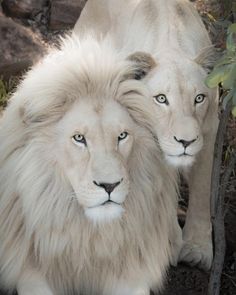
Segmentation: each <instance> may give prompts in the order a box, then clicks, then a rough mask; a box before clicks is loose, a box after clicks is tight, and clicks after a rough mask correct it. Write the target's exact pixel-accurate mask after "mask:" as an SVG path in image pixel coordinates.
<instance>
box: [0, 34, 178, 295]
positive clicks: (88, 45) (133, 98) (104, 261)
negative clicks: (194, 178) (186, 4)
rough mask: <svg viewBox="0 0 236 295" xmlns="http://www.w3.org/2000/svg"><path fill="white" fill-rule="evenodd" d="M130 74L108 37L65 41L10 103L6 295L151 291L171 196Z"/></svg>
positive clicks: (2, 214) (3, 179)
mask: <svg viewBox="0 0 236 295" xmlns="http://www.w3.org/2000/svg"><path fill="white" fill-rule="evenodd" d="M152 63H153V60H152V59H151V57H150V56H148V55H146V65H149V66H150V68H151V67H152ZM142 68H143V65H142ZM139 71H140V65H139V63H138V62H133V61H130V60H127V59H123V58H120V57H119V55H118V54H117V53H116V52H115V50H113V49H112V47H111V45H109V43H108V42H105V41H104V42H103V43H102V44H99V43H98V42H96V41H95V40H93V39H91V38H88V39H86V40H83V41H81V42H80V41H79V40H78V39H77V38H76V37H71V38H68V39H67V40H66V41H65V43H64V45H63V46H62V48H61V49H58V50H55V51H54V52H51V53H50V54H49V55H48V56H47V57H45V58H44V59H43V60H42V61H41V62H40V63H38V64H37V65H36V66H35V67H33V69H32V70H31V71H29V72H28V74H27V75H26V77H25V79H24V80H23V81H22V83H21V84H20V85H19V87H18V89H17V91H16V92H15V94H14V95H13V96H12V98H11V101H10V105H9V106H8V108H7V109H6V111H5V112H4V115H3V117H2V119H1V124H0V127H1V129H0V141H1V146H0V167H1V168H0V277H1V284H3V286H4V287H5V288H6V289H7V290H10V291H11V290H13V289H14V288H16V289H17V291H18V294H19V295H52V294H54V295H60V294H63V295H65V294H81V293H82V294H89V295H93V294H95V295H98V294H105V295H148V294H149V289H150V288H151V287H155V288H156V287H157V288H161V286H162V281H163V278H164V277H165V272H166V269H167V267H168V264H169V261H170V256H171V251H172V249H171V247H172V245H171V243H172V244H173V242H175V241H174V240H173V236H174V232H175V227H176V218H175V217H174V218H173V216H175V211H176V206H175V204H176V200H175V199H176V198H177V193H176V186H175V178H174V175H173V174H172V173H170V171H169V169H168V167H167V166H166V165H165V163H164V162H163V161H162V159H161V152H160V150H159V149H158V147H157V145H156V143H155V140H154V138H153V135H152V133H151V132H150V126H149V124H150V114H151V110H150V109H149V107H148V106H147V105H146V99H147V96H148V95H149V94H148V92H146V90H145V88H146V87H145V86H144V84H143V82H142V81H137V80H135V79H134V77H135V75H136V72H139ZM148 117H149V118H148Z"/></svg>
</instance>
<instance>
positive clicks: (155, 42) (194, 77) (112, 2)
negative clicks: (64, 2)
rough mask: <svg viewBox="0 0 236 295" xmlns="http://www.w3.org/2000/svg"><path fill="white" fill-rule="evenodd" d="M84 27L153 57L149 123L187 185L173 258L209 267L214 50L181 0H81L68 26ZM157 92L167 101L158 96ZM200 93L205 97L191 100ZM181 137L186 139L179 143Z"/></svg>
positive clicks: (215, 106) (214, 123) (215, 103)
mask: <svg viewBox="0 0 236 295" xmlns="http://www.w3.org/2000/svg"><path fill="white" fill-rule="evenodd" d="M88 30H91V31H93V33H94V34H96V35H97V36H100V37H101V38H102V37H104V36H107V35H110V36H111V37H112V38H113V39H114V42H115V44H116V46H117V48H119V49H120V50H121V51H123V52H124V53H125V54H128V53H132V52H134V51H147V52H149V53H150V54H152V55H153V56H155V59H156V67H154V68H153V70H152V71H151V72H150V73H149V74H148V75H147V76H146V77H145V82H146V84H147V85H148V87H149V89H150V94H151V95H150V97H149V100H147V104H151V105H152V108H153V114H155V117H156V120H155V121H154V124H153V129H154V132H155V134H156V136H157V138H158V142H159V144H160V147H161V149H162V151H163V153H164V155H165V158H166V160H167V162H168V163H169V164H170V165H172V166H174V167H175V168H176V170H178V171H180V172H181V173H182V174H183V175H184V177H185V178H186V180H187V182H188V184H189V192H190V194H189V208H188V213H187V218H186V223H185V227H184V230H183V240H184V246H183V249H182V251H181V255H180V258H179V259H180V260H184V261H186V262H189V263H190V264H191V265H193V264H196V265H198V266H200V267H202V268H205V269H209V268H210V266H211V262H212V257H213V251H212V239H211V221H210V183H211V169H212V160H213V149H214V141H215V134H216V130H217V126H218V117H217V109H218V95H217V89H209V88H207V87H206V85H205V82H204V81H205V78H206V76H207V73H208V72H209V69H210V68H211V67H212V65H213V62H214V60H215V58H216V56H215V51H214V47H213V46H212V44H211V41H210V38H209V36H208V33H207V31H206V29H205V27H204V24H203V23H202V21H201V18H200V16H199V15H198V13H197V11H196V10H195V8H194V7H193V5H192V3H190V1H188V0H120V1H116V0H88V1H87V3H86V5H85V8H84V10H83V11H82V13H81V16H80V18H79V20H78V22H77V24H76V26H75V32H76V33H77V34H82V35H83V34H84V33H86V31H88ZM133 56H134V55H133ZM163 94H164V95H165V96H166V99H167V102H168V103H163V102H159V101H158V95H163ZM202 94H203V95H204V96H205V99H204V100H203V101H202V102H201V103H196V101H195V99H196V98H198V95H200V96H201V95H202ZM183 140H184V141H185V142H189V143H191V144H189V145H188V146H187V147H185V146H184V145H183V144H182V143H183ZM181 142H182V143H181Z"/></svg>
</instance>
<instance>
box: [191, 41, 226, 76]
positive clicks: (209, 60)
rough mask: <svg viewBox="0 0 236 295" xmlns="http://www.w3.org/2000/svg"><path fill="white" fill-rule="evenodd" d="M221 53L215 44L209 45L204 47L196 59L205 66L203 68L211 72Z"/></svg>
mask: <svg viewBox="0 0 236 295" xmlns="http://www.w3.org/2000/svg"><path fill="white" fill-rule="evenodd" d="M219 57H220V53H219V52H217V50H216V48H215V47H214V46H209V47H206V48H204V49H203V50H202V51H201V52H200V53H199V55H198V56H197V57H195V59H194V61H195V62H196V63H197V64H199V65H200V66H202V67H203V69H204V70H205V71H206V72H207V73H210V72H211V71H212V69H213V67H214V65H215V63H216V61H217V60H218V59H219Z"/></svg>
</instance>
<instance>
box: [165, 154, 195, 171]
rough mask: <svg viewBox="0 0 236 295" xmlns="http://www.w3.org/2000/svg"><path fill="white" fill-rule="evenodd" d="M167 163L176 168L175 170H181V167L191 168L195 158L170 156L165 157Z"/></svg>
mask: <svg viewBox="0 0 236 295" xmlns="http://www.w3.org/2000/svg"><path fill="white" fill-rule="evenodd" d="M165 158H166V160H167V162H168V163H169V164H170V165H172V166H174V167H176V168H183V167H191V166H192V165H193V163H194V162H195V156H190V155H180V156H170V155H165Z"/></svg>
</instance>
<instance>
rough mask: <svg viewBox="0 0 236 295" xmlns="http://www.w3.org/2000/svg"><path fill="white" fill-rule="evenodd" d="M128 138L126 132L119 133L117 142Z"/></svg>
mask: <svg viewBox="0 0 236 295" xmlns="http://www.w3.org/2000/svg"><path fill="white" fill-rule="evenodd" d="M127 136H128V132H126V131H125V132H121V133H120V135H119V136H118V141H121V140H123V139H125V138H126V137H127Z"/></svg>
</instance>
